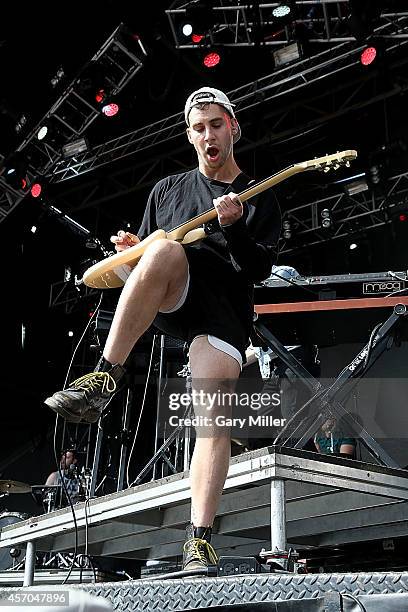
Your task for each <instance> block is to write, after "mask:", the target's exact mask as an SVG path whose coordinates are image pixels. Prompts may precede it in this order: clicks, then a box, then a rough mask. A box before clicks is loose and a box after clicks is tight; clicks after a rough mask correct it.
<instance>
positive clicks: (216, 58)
mask: <svg viewBox="0 0 408 612" xmlns="http://www.w3.org/2000/svg"><path fill="white" fill-rule="evenodd" d="M220 61H221V56H220V54H219V53H217V52H216V51H210V52H209V53H207V54H206V55H205V56H204V59H203V64H204V66H205V67H206V68H215V66H218V64H219V63H220Z"/></svg>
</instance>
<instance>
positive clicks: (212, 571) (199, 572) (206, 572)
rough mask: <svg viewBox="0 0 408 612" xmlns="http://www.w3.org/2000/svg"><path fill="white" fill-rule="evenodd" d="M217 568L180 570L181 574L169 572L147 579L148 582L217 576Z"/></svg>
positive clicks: (213, 566) (210, 566)
mask: <svg viewBox="0 0 408 612" xmlns="http://www.w3.org/2000/svg"><path fill="white" fill-rule="evenodd" d="M216 575H217V566H216V565H209V566H208V567H203V568H201V567H200V568H197V569H193V570H180V571H179V572H169V573H168V574H155V575H154V576H151V577H149V578H147V580H170V579H171V578H188V577H189V576H207V577H208V576H209V577H211V576H216Z"/></svg>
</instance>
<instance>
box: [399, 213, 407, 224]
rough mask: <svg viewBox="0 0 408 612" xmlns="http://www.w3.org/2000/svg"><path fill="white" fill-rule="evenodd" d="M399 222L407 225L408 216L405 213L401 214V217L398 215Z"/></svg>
mask: <svg viewBox="0 0 408 612" xmlns="http://www.w3.org/2000/svg"><path fill="white" fill-rule="evenodd" d="M398 221H401V223H405V221H408V216H407V215H406V214H405V213H401V214H400V215H398Z"/></svg>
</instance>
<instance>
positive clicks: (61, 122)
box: [0, 24, 146, 222]
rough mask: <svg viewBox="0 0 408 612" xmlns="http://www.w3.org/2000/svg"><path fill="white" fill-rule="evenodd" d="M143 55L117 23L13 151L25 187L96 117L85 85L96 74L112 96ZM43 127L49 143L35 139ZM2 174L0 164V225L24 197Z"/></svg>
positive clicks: (47, 170) (139, 45) (46, 171)
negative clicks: (22, 166) (20, 159)
mask: <svg viewBox="0 0 408 612" xmlns="http://www.w3.org/2000/svg"><path fill="white" fill-rule="evenodd" d="M145 55H146V50H145V48H144V46H143V44H142V42H141V40H140V39H138V40H133V41H132V42H130V41H129V39H128V37H127V31H126V28H125V26H124V25H123V24H120V25H119V26H118V27H117V28H116V29H115V31H114V32H113V33H112V34H111V35H110V36H109V38H108V39H107V40H106V42H105V43H104V44H103V45H102V47H101V48H100V50H99V51H98V52H97V53H96V54H95V55H94V56H93V57H92V58H91V60H90V61H89V62H88V63H87V64H86V65H85V66H84V67H83V68H82V69H81V71H80V73H79V74H78V75H77V76H76V77H75V79H74V80H73V81H72V82H71V83H70V84H69V85H68V87H67V88H66V89H65V91H64V92H63V93H62V95H61V96H60V97H59V98H58V100H57V101H56V102H55V104H54V105H53V106H52V108H51V109H50V110H49V111H48V112H47V113H46V115H45V116H44V117H42V119H41V120H40V121H39V122H38V124H37V125H36V126H35V127H34V128H33V129H32V130H31V132H30V133H29V134H28V136H27V137H26V138H25V139H24V140H23V141H22V142H21V144H20V145H19V146H18V148H17V149H16V151H17V152H24V156H25V158H26V160H27V163H28V169H27V177H28V179H29V184H30V183H31V182H32V180H33V179H35V177H36V176H39V175H40V176H45V175H47V174H49V173H50V172H51V169H52V168H53V167H54V165H55V164H56V163H57V161H58V160H59V159H60V158H61V157H62V153H61V146H62V144H67V143H69V142H72V141H73V140H75V139H76V138H78V137H80V136H81V135H83V134H84V133H85V132H86V131H87V129H88V128H89V126H90V125H91V124H92V123H93V122H94V121H95V120H96V119H97V118H98V117H99V116H100V109H99V108H98V107H97V105H96V103H95V98H94V93H95V92H91V95H89V92H88V93H87V84H89V82H92V78H93V77H94V76H95V74H97V71H99V72H100V73H101V74H102V75H103V79H104V81H103V85H102V87H105V88H106V92H107V95H108V96H115V95H117V94H119V93H120V92H121V91H122V89H123V88H124V87H125V86H126V85H127V84H128V83H129V81H130V80H131V79H132V78H133V77H134V76H135V74H136V73H137V72H138V71H139V70H140V68H141V67H142V65H143V59H144V56H145ZM95 86H96V87H97V86H98V84H97V83H96V85H95ZM43 125H47V126H48V127H49V129H50V130H53V131H54V140H51V142H49V141H48V140H47V139H44V140H41V141H40V140H38V138H37V133H38V130H39V128H40V127H42V126H43ZM0 161H1V162H3V161H4V158H2V159H1V160H0ZM4 173H5V168H4V165H3V164H0V191H1V193H0V222H1V221H2V220H3V219H4V218H5V217H6V216H7V214H8V213H9V212H10V211H11V210H12V209H13V208H15V206H17V204H18V203H19V202H21V200H22V199H23V198H24V196H25V195H26V194H25V192H24V190H13V189H11V188H10V187H9V185H8V184H7V183H6V181H5V180H4Z"/></svg>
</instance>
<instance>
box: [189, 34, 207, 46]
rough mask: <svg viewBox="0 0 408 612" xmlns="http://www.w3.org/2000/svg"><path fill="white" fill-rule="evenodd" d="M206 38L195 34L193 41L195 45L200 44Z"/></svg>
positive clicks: (192, 37)
mask: <svg viewBox="0 0 408 612" xmlns="http://www.w3.org/2000/svg"><path fill="white" fill-rule="evenodd" d="M203 38H204V36H203V35H202V34H193V35H192V36H191V40H192V41H193V43H196V44H198V43H199V42H201V41H202V40H203Z"/></svg>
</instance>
